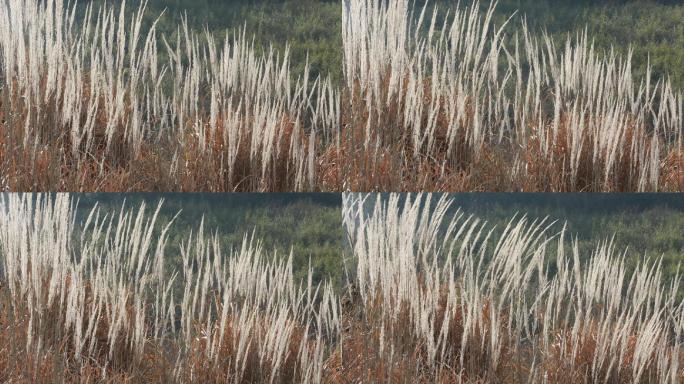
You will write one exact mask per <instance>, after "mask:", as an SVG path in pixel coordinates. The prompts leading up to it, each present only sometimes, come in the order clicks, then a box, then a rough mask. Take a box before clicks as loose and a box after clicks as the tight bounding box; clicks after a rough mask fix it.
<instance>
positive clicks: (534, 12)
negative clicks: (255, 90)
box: [81, 0, 684, 88]
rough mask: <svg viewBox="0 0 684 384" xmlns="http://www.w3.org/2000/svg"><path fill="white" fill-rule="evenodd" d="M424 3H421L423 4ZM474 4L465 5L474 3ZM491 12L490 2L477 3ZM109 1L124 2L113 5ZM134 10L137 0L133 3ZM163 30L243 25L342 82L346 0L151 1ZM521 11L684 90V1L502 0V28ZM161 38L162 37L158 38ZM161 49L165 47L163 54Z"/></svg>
mask: <svg viewBox="0 0 684 384" xmlns="http://www.w3.org/2000/svg"><path fill="white" fill-rule="evenodd" d="M425 1H426V0H417V1H416V4H417V6H422V4H425ZM474 1H475V0H463V1H461V2H460V4H461V6H469V5H472V4H473V3H474ZM88 3H94V4H95V5H96V6H97V5H101V4H104V3H105V1H104V0H90V1H86V2H83V3H81V4H88ZM479 3H480V7H481V8H483V9H485V8H486V7H488V6H489V4H490V1H489V0H482V1H480V2H479ZM108 4H115V5H118V4H120V1H113V2H112V1H110V2H108ZM127 4H128V5H127V7H128V9H129V10H130V9H135V8H137V6H138V5H139V4H140V2H139V1H133V2H128V3H127ZM428 4H429V5H430V6H432V5H435V6H437V7H438V8H439V9H447V8H449V7H454V6H455V4H457V2H456V1H453V0H429V1H428ZM162 12H163V16H162V17H161V19H160V20H159V23H158V28H159V31H160V32H162V33H163V34H165V35H166V36H167V37H168V38H169V40H172V36H173V34H174V33H175V32H176V31H177V30H178V27H179V23H180V22H181V21H182V19H183V17H185V16H187V20H188V24H189V25H190V26H191V27H192V28H194V29H196V30H202V29H204V28H207V29H208V30H210V31H212V32H214V33H215V34H217V35H218V36H221V37H223V36H226V35H228V36H233V35H234V33H235V31H236V30H237V29H238V28H242V27H244V28H245V29H246V32H247V35H248V36H251V35H254V38H255V40H254V41H255V45H256V46H257V47H258V48H266V49H268V47H269V46H270V45H272V46H273V47H274V48H275V49H276V50H278V51H279V52H284V49H285V46H286V45H287V44H289V45H290V56H291V59H292V69H293V72H294V73H295V74H297V75H303V73H304V67H305V60H306V58H307V55H308V58H309V63H310V72H309V74H308V75H309V76H310V77H311V78H315V77H316V76H317V75H319V74H321V75H323V76H326V75H330V76H331V78H332V80H333V81H334V82H335V83H337V84H341V80H342V37H341V23H342V20H341V18H342V2H341V0H149V1H148V3H147V9H146V19H147V21H146V24H147V25H150V24H151V22H152V21H153V20H155V19H156V18H157V17H158V16H159V15H160V14H162ZM514 12H517V16H523V17H524V18H525V20H526V22H527V24H528V25H529V27H530V29H531V30H532V31H536V32H537V33H539V34H540V35H541V33H542V31H547V32H548V33H549V35H550V36H552V37H553V38H554V39H556V40H557V42H558V43H559V44H557V45H560V46H562V43H564V41H565V39H566V38H567V37H568V36H571V37H574V36H576V35H577V34H578V33H581V32H582V31H584V30H585V28H586V30H587V31H588V33H589V36H590V38H591V39H593V41H594V43H595V46H596V48H597V49H598V51H599V52H601V51H603V52H607V51H609V50H610V49H611V47H614V48H615V50H616V51H617V52H619V53H621V54H626V53H627V52H628V50H629V47H630V46H631V47H632V49H633V50H634V71H635V74H636V75H637V76H638V78H641V77H642V76H643V75H645V73H646V70H645V68H646V64H647V63H648V62H649V59H650V63H651V65H652V66H653V73H652V76H653V78H654V79H659V78H662V77H666V76H670V78H671V80H672V81H673V84H674V85H675V86H677V87H680V88H681V87H682V86H684V65H682V64H681V63H682V62H684V4H683V3H682V2H681V1H664V0H622V1H620V0H604V1H599V0H594V1H592V0H500V1H499V2H498V4H497V8H496V23H497V24H498V25H501V23H503V21H505V20H506V19H507V18H508V17H509V16H510V15H512V14H513V13H514ZM520 20H521V17H515V18H514V19H513V20H512V21H511V25H510V26H509V27H508V31H509V35H513V34H514V33H515V31H516V29H517V28H520V27H521V24H522V23H521V21H520ZM160 36H161V34H160ZM162 51H163V50H162Z"/></svg>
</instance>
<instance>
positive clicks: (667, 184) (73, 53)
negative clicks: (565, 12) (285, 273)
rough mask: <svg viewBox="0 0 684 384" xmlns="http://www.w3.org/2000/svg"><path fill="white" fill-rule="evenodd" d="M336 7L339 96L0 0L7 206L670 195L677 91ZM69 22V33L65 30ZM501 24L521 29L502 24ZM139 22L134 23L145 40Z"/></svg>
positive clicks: (485, 23) (362, 9)
mask: <svg viewBox="0 0 684 384" xmlns="http://www.w3.org/2000/svg"><path fill="white" fill-rule="evenodd" d="M428 6H429V4H426V5H425V6H424V7H423V8H414V7H413V6H411V5H409V1H408V0H399V1H387V0H344V1H342V9H341V12H342V15H341V16H342V20H343V23H342V25H343V28H342V31H341V34H342V40H343V47H342V49H343V51H344V54H343V58H344V62H343V67H344V68H343V73H344V83H343V84H342V85H337V84H333V83H332V81H331V80H330V78H329V77H325V76H324V75H319V76H318V77H316V78H315V80H309V76H308V74H309V73H308V72H309V70H308V66H307V69H306V70H305V71H304V72H305V75H304V76H303V77H301V78H299V77H298V78H295V77H294V76H293V74H292V73H290V70H289V68H290V59H289V52H288V51H287V50H285V52H276V51H275V50H274V49H267V50H265V51H262V50H258V49H256V48H255V45H254V41H253V40H250V38H249V37H248V36H246V34H245V33H244V31H243V32H238V33H236V34H235V37H234V38H226V39H225V40H223V41H218V39H217V38H216V37H215V36H214V35H213V34H212V33H210V32H208V31H206V30H205V31H203V32H198V31H195V30H193V29H192V28H190V26H188V24H187V21H184V22H182V23H181V24H180V25H179V26H178V30H177V32H176V33H175V34H173V35H172V36H164V35H161V34H159V35H158V33H157V29H156V22H153V23H144V22H143V17H142V16H143V13H144V12H145V4H144V2H143V3H142V4H141V5H140V7H139V8H137V9H134V10H132V11H131V10H129V9H127V5H126V3H125V2H122V3H121V5H120V7H118V8H114V7H111V6H104V7H103V8H99V9H94V8H93V6H92V4H91V5H88V6H85V7H84V8H83V9H81V8H77V6H76V5H73V6H65V4H64V3H63V1H62V0H47V1H40V2H39V1H37V0H3V1H2V2H1V3H0V137H1V141H0V183H1V185H0V187H1V188H2V189H3V190H6V191H149V190H153V191H311V190H316V191H362V192H369V191H381V190H384V191H388V190H391V191H452V192H455V191H463V190H468V191H473V190H475V191H477V190H489V191H495V190H496V191H499V190H500V191H682V190H684V167H683V165H684V164H683V162H684V154H683V153H682V138H681V136H682V129H683V128H682V127H683V125H682V121H683V118H682V114H683V112H684V101H683V99H682V93H681V91H680V90H678V89H674V88H673V87H672V86H671V85H670V83H669V81H667V79H652V77H653V76H651V74H650V71H649V72H648V74H647V76H646V77H645V78H644V79H636V78H634V77H633V75H632V64H631V55H627V56H626V57H621V56H618V55H617V54H614V53H613V52H597V51H596V50H595V49H594V47H593V45H592V43H591V39H590V36H587V35H586V34H583V35H580V36H576V37H574V38H568V40H567V41H565V42H564V43H558V42H555V41H552V40H551V39H550V38H548V37H546V36H545V35H543V34H540V33H538V31H535V32H531V31H529V30H528V29H527V28H526V27H523V28H522V30H520V31H515V32H514V31H512V28H509V27H508V25H507V24H503V25H495V23H494V22H493V10H494V6H495V5H492V6H490V7H489V8H488V10H486V11H485V12H484V13H482V12H480V7H479V4H477V3H476V4H474V5H473V6H472V7H470V8H463V7H455V8H453V9H450V10H449V12H448V13H447V16H446V17H444V18H443V21H441V22H439V23H438V21H437V20H442V19H441V18H440V17H437V16H438V11H437V10H434V11H433V13H432V14H430V12H429V11H428ZM77 11H78V12H83V13H84V14H85V16H84V17H83V19H82V20H80V19H79V20H78V21H76V20H77V18H76V14H77ZM511 17H521V16H519V15H513V16H511ZM148 24H149V25H148Z"/></svg>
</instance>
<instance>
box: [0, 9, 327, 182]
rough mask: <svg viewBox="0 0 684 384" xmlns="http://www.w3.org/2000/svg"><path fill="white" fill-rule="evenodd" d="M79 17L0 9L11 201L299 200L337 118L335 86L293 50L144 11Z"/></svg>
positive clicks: (2, 153) (3, 171) (0, 171)
mask: <svg viewBox="0 0 684 384" xmlns="http://www.w3.org/2000/svg"><path fill="white" fill-rule="evenodd" d="M126 7H127V5H126V2H121V5H120V7H118V8H114V7H110V6H105V7H103V8H100V9H94V8H93V6H92V4H89V5H87V7H85V9H84V10H81V9H80V8H79V9H78V10H79V11H83V12H84V13H85V16H84V18H83V21H82V22H76V21H75V14H76V12H77V6H76V5H73V6H71V7H67V6H65V4H64V2H63V1H62V0H48V1H36V0H3V1H2V2H1V3H0V25H1V26H0V52H1V53H0V72H1V75H0V111H1V112H0V133H1V135H0V136H2V143H0V175H1V176H2V189H3V190H10V191H128V190H135V191H141V190H142V191H145V190H163V191H172V190H174V191H176V190H178V191H300V190H312V189H321V185H320V183H319V182H318V173H317V168H318V166H319V165H318V164H317V162H316V160H317V155H318V153H319V152H321V151H322V150H321V147H325V146H327V144H326V143H327V142H328V141H331V140H332V136H333V134H334V132H335V127H336V125H337V121H338V120H339V117H338V115H339V108H338V106H339V102H338V101H337V100H338V99H339V95H338V93H337V91H336V90H335V89H334V88H333V87H332V85H331V82H330V80H329V79H326V78H322V77H320V76H319V77H318V78H316V80H315V81H313V82H311V81H309V77H308V70H307V71H305V72H307V76H304V77H303V78H297V79H295V78H294V76H293V75H292V74H291V73H290V69H289V68H290V62H289V52H288V51H287V50H286V51H285V52H282V53H278V52H276V51H275V50H274V49H272V48H271V49H268V50H267V51H266V52H263V53H262V52H260V51H258V50H257V49H256V48H255V46H254V41H253V40H252V41H250V39H249V38H248V37H247V36H246V35H245V33H244V32H239V33H237V34H236V37H235V38H233V39H230V38H226V39H225V40H224V41H217V40H216V38H215V37H214V36H213V35H212V34H210V33H209V32H206V31H205V32H204V33H200V32H196V31H193V30H192V29H191V28H189V26H188V24H187V20H186V21H185V22H183V23H182V24H181V25H179V26H178V31H177V33H176V34H174V35H173V36H158V35H157V30H156V22H154V23H152V25H143V17H142V16H143V13H144V12H145V2H142V3H141V5H140V7H139V8H137V9H134V10H133V11H132V12H131V11H129V10H128V9H127V8H126Z"/></svg>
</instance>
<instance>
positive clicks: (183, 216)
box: [73, 193, 349, 284]
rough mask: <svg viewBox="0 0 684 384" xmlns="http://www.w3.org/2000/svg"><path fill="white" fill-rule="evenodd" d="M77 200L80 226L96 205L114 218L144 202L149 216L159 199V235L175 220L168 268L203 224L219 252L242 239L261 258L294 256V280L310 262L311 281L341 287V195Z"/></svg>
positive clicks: (226, 252) (152, 196)
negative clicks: (256, 245) (250, 240)
mask: <svg viewBox="0 0 684 384" xmlns="http://www.w3.org/2000/svg"><path fill="white" fill-rule="evenodd" d="M73 197H74V198H75V199H79V204H78V215H79V216H78V220H79V221H84V220H85V218H86V216H87V214H88V213H89V212H90V210H91V208H92V207H94V206H95V203H97V204H98V206H99V207H100V210H101V212H102V213H108V214H110V215H111V214H113V213H118V212H119V211H120V210H121V207H122V204H125V207H127V209H133V210H137V209H138V207H139V206H140V204H141V203H143V202H144V203H145V205H146V207H147V208H146V209H147V213H148V215H151V214H152V213H153V212H154V209H155V208H156V207H157V204H158V203H159V201H160V199H163V203H162V208H161V211H160V216H159V218H158V221H157V223H158V225H157V231H158V232H157V233H159V231H161V229H162V228H163V227H165V226H166V224H167V223H169V221H170V220H171V219H172V218H174V217H176V215H178V216H177V217H176V219H175V221H174V222H173V224H172V225H171V227H170V230H169V233H168V241H167V248H166V254H167V261H168V263H167V267H168V268H173V269H174V270H178V269H179V268H180V266H181V265H182V262H181V259H180V245H181V244H183V243H185V244H187V242H188V239H189V236H190V234H191V231H192V234H193V236H194V235H196V234H197V230H198V229H199V227H200V223H202V220H204V231H205V236H206V237H209V235H212V234H214V233H215V234H217V235H218V238H219V241H220V244H221V245H222V253H223V254H224V255H226V256H228V255H230V251H231V249H233V250H236V251H237V250H239V248H240V246H241V244H242V241H243V238H244V236H245V235H247V236H251V235H252V233H254V238H255V239H256V240H259V241H260V242H261V244H262V245H263V249H264V255H265V256H273V255H275V256H276V257H277V258H278V259H286V258H287V257H288V256H289V255H290V251H292V256H293V264H294V266H295V274H296V276H297V277H300V278H301V277H304V276H306V273H307V269H308V267H309V261H310V262H311V264H310V265H311V268H312V269H313V277H314V280H315V281H320V280H322V279H324V278H331V279H332V280H333V281H334V282H335V283H338V284H339V283H341V282H342V279H343V276H344V269H343V268H342V267H341V266H342V265H343V261H342V258H343V257H345V254H346V256H347V257H348V256H349V252H348V247H345V244H346V237H345V235H344V229H343V227H342V217H341V214H340V207H341V204H342V200H341V196H340V195H339V194H287V193H279V194H258V193H257V194H236V193H231V194H191V193H182V194H173V193H169V194H144V193H143V194H106V193H95V194H73Z"/></svg>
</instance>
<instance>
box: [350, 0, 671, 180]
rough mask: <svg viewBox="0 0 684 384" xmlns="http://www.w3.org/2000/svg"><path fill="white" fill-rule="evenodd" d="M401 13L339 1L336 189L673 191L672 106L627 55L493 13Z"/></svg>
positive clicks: (359, 0) (401, 1) (665, 87)
mask: <svg viewBox="0 0 684 384" xmlns="http://www.w3.org/2000/svg"><path fill="white" fill-rule="evenodd" d="M428 3H429V2H428ZM412 4H413V2H410V1H408V0H398V1H385V0H344V1H343V6H342V13H343V15H342V17H343V23H342V25H343V30H342V37H343V42H344V76H345V88H344V91H343V98H342V122H341V124H342V132H343V135H342V139H341V144H340V147H341V149H340V151H341V152H343V153H344V156H345V158H348V159H349V161H348V162H347V163H346V164H345V167H344V168H343V169H341V172H342V173H343V176H342V179H343V180H345V181H346V182H347V186H348V189H351V190H354V191H361V192H364V191H365V192H369V191H450V192H456V191H470V190H488V191H494V190H497V191H498V190H500V191H553V192H558V191H674V190H677V191H681V190H683V189H684V171H683V170H682V166H683V164H684V163H683V161H684V158H683V157H682V155H683V153H682V137H681V136H682V129H683V124H682V122H683V116H682V114H683V112H684V101H683V99H682V93H681V91H680V90H677V89H673V87H672V86H671V85H670V82H669V81H668V80H667V79H657V80H652V79H651V78H652V77H653V76H651V73H650V69H649V70H648V73H647V76H646V78H645V79H636V78H634V77H633V76H632V63H631V53H630V54H629V55H627V56H626V57H620V56H618V55H616V54H615V53H614V52H612V51H611V52H597V50H596V49H595V48H594V46H593V43H592V41H591V38H590V36H587V34H586V33H584V34H582V35H579V36H575V37H572V36H569V37H568V39H567V41H565V42H560V43H559V42H556V41H553V40H552V39H550V38H549V37H547V36H546V35H544V34H541V36H540V33H538V32H536V31H535V32H534V33H532V32H531V31H529V30H528V29H527V27H526V25H525V23H524V22H523V27H522V29H521V30H518V31H512V30H511V28H508V27H507V22H506V23H503V24H502V25H496V24H495V23H494V21H493V12H494V7H495V6H496V2H492V5H490V6H489V8H488V9H487V10H486V11H485V12H484V13H482V12H480V6H479V4H478V3H477V2H476V3H474V4H473V5H472V6H471V7H458V6H456V7H454V8H451V9H449V10H448V11H449V12H444V13H442V14H441V16H443V17H441V20H442V22H438V20H440V17H438V15H440V14H439V10H437V9H436V8H432V7H428V5H429V4H427V3H426V4H425V6H424V7H422V8H414V6H413V5H412ZM428 9H433V11H432V13H430V11H429V10H428ZM444 14H446V16H444ZM511 17H520V16H518V15H512V16H511ZM509 21H510V19H509Z"/></svg>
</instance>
